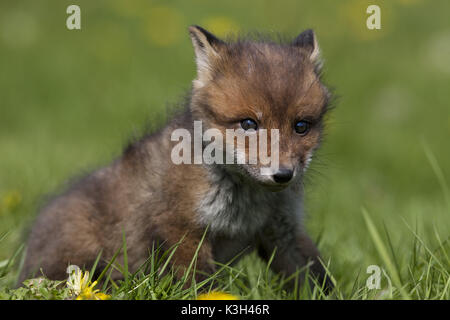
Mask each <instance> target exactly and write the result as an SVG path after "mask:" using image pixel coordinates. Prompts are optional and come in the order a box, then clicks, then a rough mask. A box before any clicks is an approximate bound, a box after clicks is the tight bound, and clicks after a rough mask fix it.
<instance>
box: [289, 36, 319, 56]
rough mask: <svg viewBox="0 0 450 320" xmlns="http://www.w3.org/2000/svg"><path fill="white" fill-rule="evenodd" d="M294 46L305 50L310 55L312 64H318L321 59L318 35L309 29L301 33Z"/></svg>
mask: <svg viewBox="0 0 450 320" xmlns="http://www.w3.org/2000/svg"><path fill="white" fill-rule="evenodd" d="M292 44H293V45H294V46H297V47H301V48H304V49H305V50H306V51H307V52H308V53H309V58H310V59H311V61H312V62H314V63H318V62H319V59H320V49H319V44H318V43H317V39H316V34H315V33H314V31H313V30H311V29H308V30H305V31H303V32H302V33H300V34H299V35H298V36H297V38H295V39H294V41H293V42H292Z"/></svg>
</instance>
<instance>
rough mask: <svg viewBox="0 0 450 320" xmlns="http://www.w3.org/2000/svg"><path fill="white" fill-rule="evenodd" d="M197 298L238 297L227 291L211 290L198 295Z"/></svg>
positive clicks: (231, 298)
mask: <svg viewBox="0 0 450 320" xmlns="http://www.w3.org/2000/svg"><path fill="white" fill-rule="evenodd" d="M197 300H239V298H238V297H236V296H233V295H232V294H229V293H225V292H220V291H213V292H210V293H204V294H201V295H199V296H198V297H197Z"/></svg>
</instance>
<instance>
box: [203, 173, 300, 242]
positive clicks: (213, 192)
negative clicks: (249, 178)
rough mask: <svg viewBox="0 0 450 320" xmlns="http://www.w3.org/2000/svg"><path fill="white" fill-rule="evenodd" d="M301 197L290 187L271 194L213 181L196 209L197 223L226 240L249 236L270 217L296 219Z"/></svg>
mask: <svg viewBox="0 0 450 320" xmlns="http://www.w3.org/2000/svg"><path fill="white" fill-rule="evenodd" d="M301 207H302V196H301V194H300V193H295V192H294V191H293V188H288V189H285V190H283V191H280V192H271V191H268V190H266V189H264V188H262V187H255V186H254V185H247V184H245V183H237V182H236V181H233V180H231V179H229V178H226V177H221V178H219V179H217V180H216V179H215V181H214V183H213V184H212V186H211V188H210V190H209V191H208V192H207V194H206V195H205V196H204V197H203V199H202V200H201V202H200V204H199V206H198V211H197V213H198V220H199V222H200V223H201V224H204V225H205V226H206V225H207V226H209V230H210V232H212V233H217V234H221V235H224V236H227V237H230V238H234V237H236V236H243V237H249V236H252V235H254V234H255V233H256V232H258V231H259V230H261V228H263V226H264V225H265V224H266V223H267V221H268V219H269V218H270V217H271V215H289V216H292V218H293V219H299V218H300V215H301V211H302V208H301Z"/></svg>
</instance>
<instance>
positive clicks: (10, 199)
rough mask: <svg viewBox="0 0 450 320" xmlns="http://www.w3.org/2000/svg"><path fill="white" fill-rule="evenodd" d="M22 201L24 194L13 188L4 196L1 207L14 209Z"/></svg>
mask: <svg viewBox="0 0 450 320" xmlns="http://www.w3.org/2000/svg"><path fill="white" fill-rule="evenodd" d="M21 202H22V195H21V194H20V192H19V191H17V190H13V191H9V192H8V193H6V194H5V195H4V196H3V199H2V203H1V204H2V205H1V207H3V208H4V209H5V210H7V211H13V210H14V209H16V208H17V207H18V206H19V205H20V203H21Z"/></svg>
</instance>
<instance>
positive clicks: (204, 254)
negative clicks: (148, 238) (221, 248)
mask: <svg viewBox="0 0 450 320" xmlns="http://www.w3.org/2000/svg"><path fill="white" fill-rule="evenodd" d="M179 227H180V228H179V229H178V230H177V224H174V223H173V222H172V224H171V225H170V228H168V229H167V230H164V231H163V232H162V234H160V236H162V237H163V238H164V244H165V245H164V247H166V248H170V247H173V246H175V249H174V250H175V252H174V254H173V257H172V261H173V266H174V270H175V271H176V275H177V277H178V278H181V277H182V276H183V275H184V274H185V272H186V271H187V269H188V267H189V266H190V265H191V262H192V261H193V260H194V259H195V262H194V263H193V264H192V266H193V267H194V266H195V275H194V276H195V281H196V282H200V281H203V280H205V279H206V278H207V277H208V275H211V274H212V273H214V272H215V265H214V263H213V254H212V247H211V243H210V242H209V240H208V239H207V237H204V238H203V235H204V230H201V229H197V228H195V229H194V228H188V231H186V225H179ZM197 250H198V252H197ZM196 253H197V256H195V255H196ZM193 271H194V270H192V269H191V272H193ZM189 277H191V275H189ZM189 284H190V282H188V283H187V284H186V285H189Z"/></svg>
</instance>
